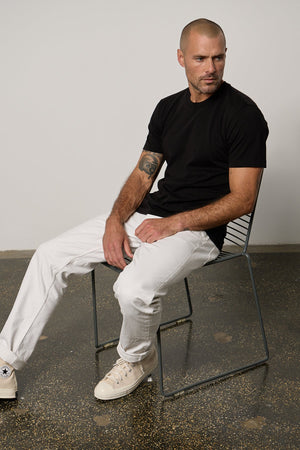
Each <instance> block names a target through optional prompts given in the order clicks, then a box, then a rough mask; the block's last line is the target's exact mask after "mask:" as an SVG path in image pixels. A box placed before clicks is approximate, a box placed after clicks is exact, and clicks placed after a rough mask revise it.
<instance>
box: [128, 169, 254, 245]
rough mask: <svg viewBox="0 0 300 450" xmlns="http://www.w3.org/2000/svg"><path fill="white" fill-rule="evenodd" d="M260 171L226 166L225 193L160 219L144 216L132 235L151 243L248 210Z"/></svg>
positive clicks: (216, 222) (228, 220)
mask: <svg viewBox="0 0 300 450" xmlns="http://www.w3.org/2000/svg"><path fill="white" fill-rule="evenodd" d="M261 174H262V169H261V168H254V167H237V168H230V169H229V187H230V193H229V194H227V195H225V196H224V197H222V198H221V199H219V200H217V201H215V202H213V203H211V204H209V205H207V206H204V207H202V208H198V209H195V210H192V211H186V212H183V213H179V214H175V215H173V216H170V217H167V218H164V219H146V220H144V222H143V223H142V224H141V225H140V226H139V227H138V228H137V229H136V236H137V237H138V238H139V239H141V240H142V241H143V242H149V243H152V242H155V241H157V240H159V239H163V238H164V237H167V236H171V235H173V234H175V233H177V232H179V231H184V230H191V231H202V230H208V229H210V228H214V227H217V226H220V225H223V224H225V223H228V222H230V221H231V220H233V219H236V218H237V217H240V216H242V215H243V214H248V213H250V212H251V211H252V209H253V207H254V204H255V200H256V196H257V191H258V187H259V182H260V178H261Z"/></svg>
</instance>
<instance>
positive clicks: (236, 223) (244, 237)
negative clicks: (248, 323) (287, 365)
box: [92, 205, 269, 397]
mask: <svg viewBox="0 0 300 450" xmlns="http://www.w3.org/2000/svg"><path fill="white" fill-rule="evenodd" d="M255 206H256V205H255ZM254 212H255V207H254V209H253V212H252V213H251V214H247V215H245V216H242V217H240V218H238V219H236V220H233V221H232V222H230V223H229V224H228V225H227V232H226V237H225V245H226V244H229V245H230V246H232V249H230V250H231V251H225V250H222V251H221V253H220V254H219V256H218V257H217V258H216V259H215V260H213V261H211V262H209V263H207V264H206V266H212V265H214V264H219V263H221V262H225V261H228V260H231V259H234V258H241V257H245V258H246V260H247V266H248V270H249V274H250V280H251V285H252V290H253V296H254V300H255V305H256V311H257V319H258V323H259V326H260V331H261V337H262V341H263V344H264V350H265V357H264V358H262V359H259V360H258V361H253V362H251V363H249V364H247V365H243V366H241V367H238V368H234V369H231V370H228V371H226V372H222V373H220V374H218V375H214V376H212V377H208V378H206V379H202V380H199V381H197V382H196V383H192V384H189V385H186V386H183V387H181V388H180V389H176V390H173V391H171V392H166V391H165V388H164V374H163V355H162V346H161V329H162V327H165V326H173V325H174V324H179V323H182V322H183V321H185V320H186V319H187V318H188V317H190V316H191V315H192V312H193V309H192V303H191V297H190V291H189V286H188V281H187V279H186V278H185V279H184V283H185V289H186V294H187V300H188V313H187V314H186V315H184V316H181V317H177V318H176V319H172V320H168V321H166V322H163V323H162V324H161V325H160V327H159V329H158V331H157V344H158V361H159V378H160V391H161V393H162V395H163V396H164V397H170V396H173V395H175V394H177V393H179V392H182V391H186V390H188V389H191V388H194V387H196V386H199V385H201V384H204V383H209V382H212V381H216V380H218V379H221V378H225V377H228V376H230V375H233V374H236V373H238V372H243V371H246V370H248V369H251V368H254V367H257V366H259V365H261V364H263V363H265V362H266V361H267V360H268V359H269V351H268V345H267V340H266V335H265V331H264V326H263V320H262V315H261V309H260V305H259V301H258V296H257V291H256V287H255V282H254V277H253V270H252V265H251V259H250V256H249V254H248V253H247V249H248V243H249V239H250V233H251V229H252V223H253V218H254ZM128 262H130V261H128ZM102 264H103V265H104V266H106V267H108V268H110V269H113V270H115V271H117V272H120V269H118V268H116V267H114V266H111V265H109V264H108V263H106V262H104V263H102ZM201 270H202V269H201ZM92 298H93V312H94V338H95V347H96V349H97V351H100V350H102V349H104V348H107V347H109V346H112V345H115V344H116V343H117V342H118V338H114V339H111V340H109V341H106V342H102V343H99V339H98V321H97V304H96V287H95V272H94V271H92Z"/></svg>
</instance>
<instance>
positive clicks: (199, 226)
mask: <svg viewBox="0 0 300 450" xmlns="http://www.w3.org/2000/svg"><path fill="white" fill-rule="evenodd" d="M253 206H254V203H253V200H252V199H246V198H243V197H238V196H236V195H234V194H231V193H230V194H228V195H226V196H224V197H223V198H221V199H219V200H217V201H215V202H214V203H211V204H209V205H207V206H203V207H202V208H199V209H195V210H192V211H185V212H183V213H180V214H177V215H176V216H174V219H175V220H176V221H178V227H179V230H180V231H183V230H190V231H203V230H208V229H210V228H215V227H218V226H220V225H223V224H226V223H228V222H230V221H231V220H233V219H236V218H237V217H240V216H242V215H243V214H248V213H249V212H251V211H252V209H253Z"/></svg>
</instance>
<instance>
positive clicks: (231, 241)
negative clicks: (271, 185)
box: [223, 175, 262, 253]
mask: <svg viewBox="0 0 300 450" xmlns="http://www.w3.org/2000/svg"><path fill="white" fill-rule="evenodd" d="M261 180H262V175H261V177H260V181H259V186H258V190H257V196H256V200H255V204H254V207H253V211H252V212H251V213H250V214H245V215H244V216H241V217H239V218H238V219H234V220H232V221H231V222H229V223H228V224H227V231H226V236H225V239H224V246H226V245H229V246H230V247H233V251H234V252H236V251H237V250H238V251H239V252H241V253H246V251H247V248H248V244H249V239H250V234H251V230H252V224H253V219H254V213H255V209H256V203H257V198H258V194H259V190H260V185H261ZM224 246H223V247H224ZM230 251H231V248H230Z"/></svg>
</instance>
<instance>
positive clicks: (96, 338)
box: [91, 270, 193, 351]
mask: <svg viewBox="0 0 300 450" xmlns="http://www.w3.org/2000/svg"><path fill="white" fill-rule="evenodd" d="M91 277H92V302H93V320H94V341H95V348H96V350H97V351H100V350H103V349H105V348H108V347H112V346H114V345H116V343H117V342H118V341H119V338H114V339H110V340H108V341H105V342H99V333H98V319H97V317H98V315H97V293H96V282H95V270H92V272H91ZM184 284H185V290H186V296H187V301H188V313H187V314H185V315H183V316H180V317H177V318H175V319H172V320H168V321H166V322H163V323H161V325H160V326H167V325H173V324H179V323H181V322H183V321H184V320H185V319H187V318H188V317H190V316H191V315H192V313H193V306H192V302H191V296H190V290H189V285H188V281H187V279H186V278H185V279H184Z"/></svg>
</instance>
